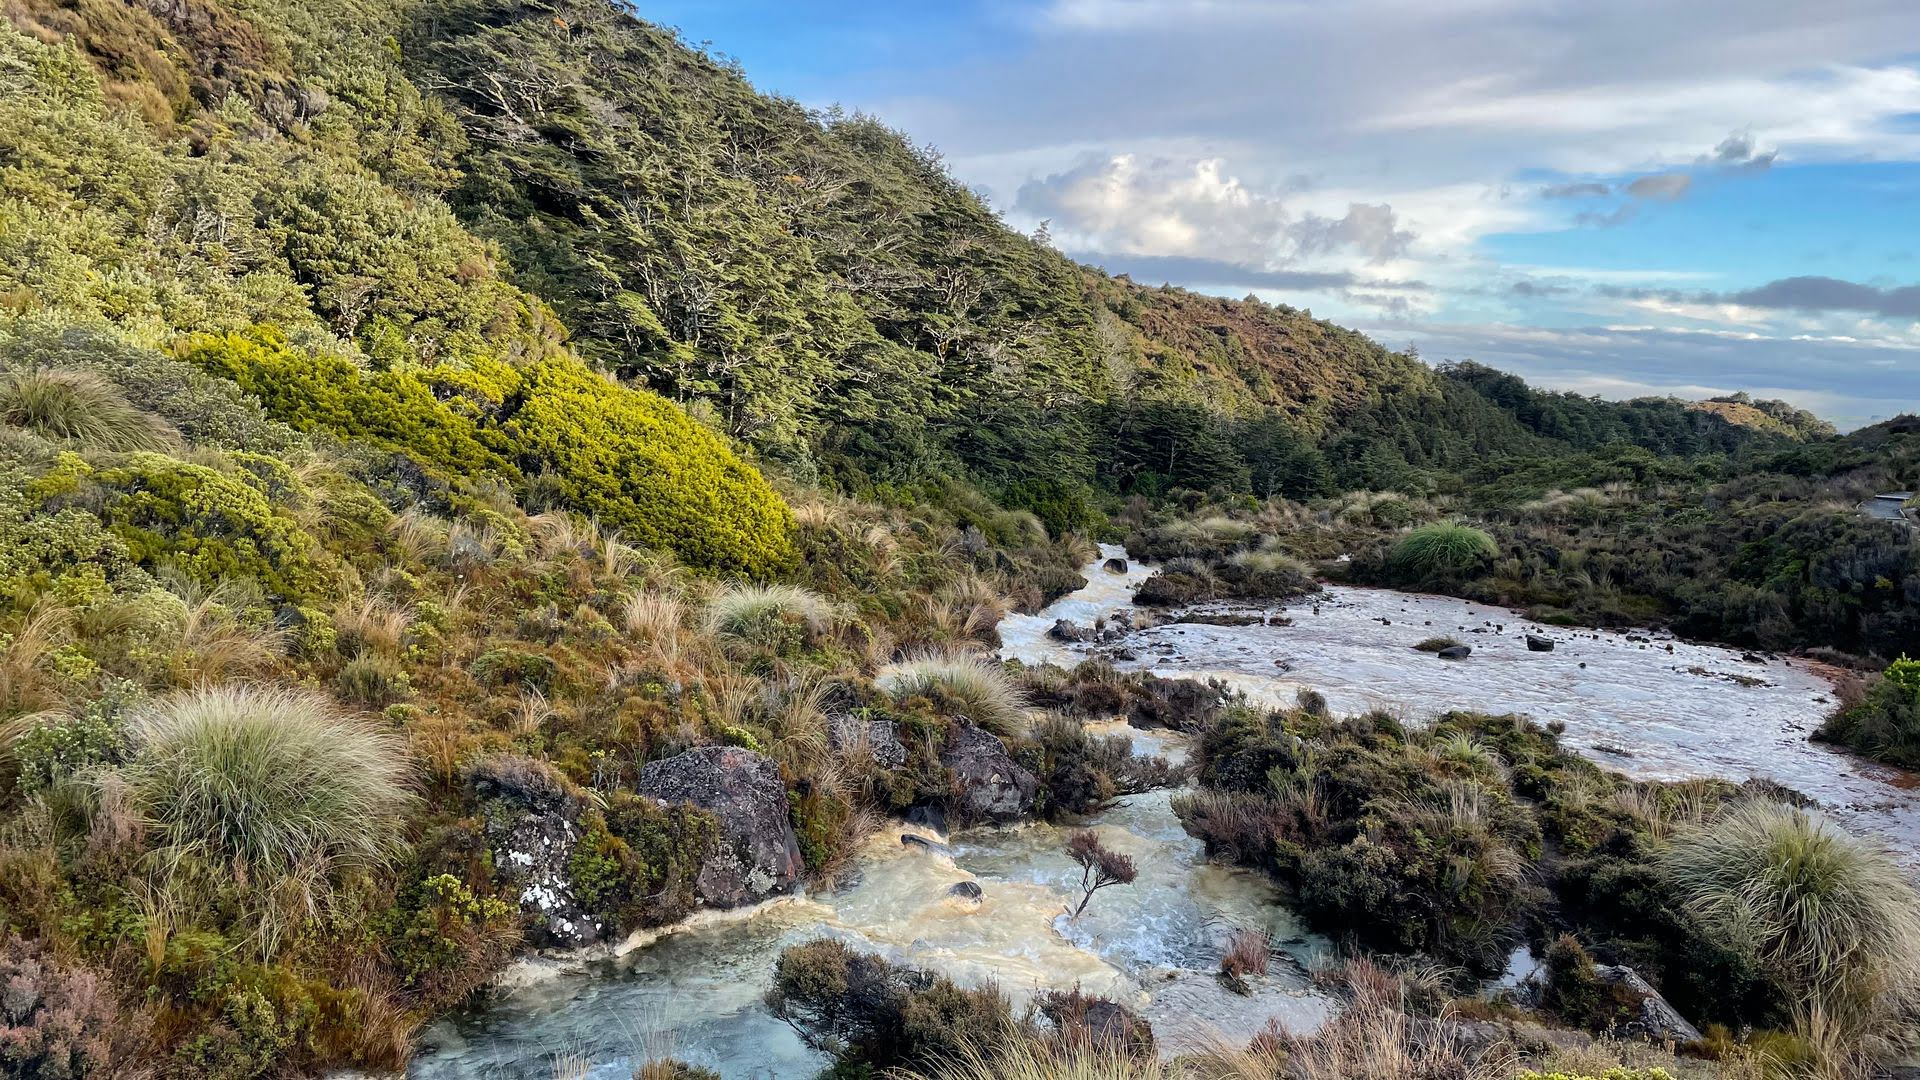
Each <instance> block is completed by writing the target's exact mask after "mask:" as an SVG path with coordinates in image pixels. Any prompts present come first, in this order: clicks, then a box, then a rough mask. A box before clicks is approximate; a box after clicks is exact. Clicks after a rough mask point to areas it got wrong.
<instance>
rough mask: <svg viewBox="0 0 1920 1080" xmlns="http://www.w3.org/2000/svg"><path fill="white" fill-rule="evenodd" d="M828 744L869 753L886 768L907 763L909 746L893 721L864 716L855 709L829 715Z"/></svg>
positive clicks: (839, 751)
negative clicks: (895, 728) (907, 746)
mask: <svg viewBox="0 0 1920 1080" xmlns="http://www.w3.org/2000/svg"><path fill="white" fill-rule="evenodd" d="M827 747H828V749H830V750H832V751H833V752H834V753H836V754H839V755H842V756H845V755H847V754H862V753H864V754H869V755H871V756H872V757H873V763H874V764H875V765H878V766H880V767H881V768H883V769H897V768H899V767H900V766H902V765H905V764H906V763H907V748H906V747H905V746H903V745H901V743H900V735H899V733H897V732H895V731H894V730H893V724H892V722H890V721H887V720H882V719H878V718H873V719H862V718H860V717H859V716H856V715H854V714H852V713H838V714H836V715H833V716H829V717H827Z"/></svg>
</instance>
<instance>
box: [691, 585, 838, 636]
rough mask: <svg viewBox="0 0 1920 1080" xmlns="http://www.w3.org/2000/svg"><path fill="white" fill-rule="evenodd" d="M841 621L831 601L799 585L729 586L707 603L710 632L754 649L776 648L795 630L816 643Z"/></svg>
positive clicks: (707, 619)
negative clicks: (782, 639) (816, 640)
mask: <svg viewBox="0 0 1920 1080" xmlns="http://www.w3.org/2000/svg"><path fill="white" fill-rule="evenodd" d="M840 618H841V613H840V608H839V606H838V605H836V604H834V603H833V602H832V601H831V600H828V599H827V598H826V597H824V596H821V595H820V594H819V593H816V592H814V591H812V590H810V589H803V588H801V587H799V586H798V585H729V586H727V587H726V588H724V589H722V590H720V591H719V592H718V593H716V594H714V597H713V599H711V600H708V601H707V608H706V624H707V631H708V632H709V633H711V634H713V635H714V636H716V637H722V638H732V639H734V640H736V641H741V642H745V643H747V644H751V645H759V646H762V647H772V646H774V645H776V644H778V642H779V639H780V638H781V637H782V636H783V635H784V634H786V633H788V632H790V631H792V630H798V631H799V632H800V633H801V634H803V635H804V636H805V637H806V638H808V639H812V638H815V637H818V636H820V635H821V634H824V633H826V632H827V631H829V630H831V629H833V627H834V626H835V625H836V624H838V623H839V621H840Z"/></svg>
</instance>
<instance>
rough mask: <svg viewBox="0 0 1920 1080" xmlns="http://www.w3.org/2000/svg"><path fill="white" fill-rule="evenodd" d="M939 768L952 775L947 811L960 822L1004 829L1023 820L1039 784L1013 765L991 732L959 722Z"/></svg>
mask: <svg viewBox="0 0 1920 1080" xmlns="http://www.w3.org/2000/svg"><path fill="white" fill-rule="evenodd" d="M940 764H942V765H945V766H946V767H947V768H948V769H949V770H951V771H952V772H953V781H954V788H955V791H954V794H953V796H952V798H951V800H950V803H949V807H950V810H951V812H952V815H953V816H954V817H955V818H957V819H958V820H960V821H962V822H967V823H973V824H992V825H1005V824H1007V823H1009V822H1014V821H1018V820H1020V819H1021V818H1023V817H1025V816H1027V814H1028V813H1029V812H1030V811H1031V810H1032V809H1033V796H1034V794H1035V793H1036V792H1037V791H1039V790H1040V781H1039V780H1038V779H1037V778H1036V777H1035V776H1034V775H1033V774H1032V773H1030V772H1028V771H1027V770H1025V769H1023V768H1021V767H1020V766H1019V765H1018V764H1015V762H1014V760H1013V757H1012V755H1010V754H1008V753H1007V748H1006V745H1005V744H1003V743H1002V742H1001V741H1000V740H999V738H997V737H996V736H995V735H994V734H993V733H992V732H990V731H986V730H984V729H982V728H979V727H977V726H975V725H973V724H971V723H968V722H965V721H961V722H958V723H956V724H955V725H954V730H953V735H952V737H951V738H950V739H949V740H948V741H947V746H946V749H944V750H942V751H941V752H940Z"/></svg>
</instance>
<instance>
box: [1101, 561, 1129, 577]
mask: <svg viewBox="0 0 1920 1080" xmlns="http://www.w3.org/2000/svg"><path fill="white" fill-rule="evenodd" d="M1100 569H1102V570H1105V571H1106V572H1107V573H1109V574H1124V573H1126V572H1127V560H1125V559H1108V560H1107V561H1106V562H1103V563H1101V564H1100Z"/></svg>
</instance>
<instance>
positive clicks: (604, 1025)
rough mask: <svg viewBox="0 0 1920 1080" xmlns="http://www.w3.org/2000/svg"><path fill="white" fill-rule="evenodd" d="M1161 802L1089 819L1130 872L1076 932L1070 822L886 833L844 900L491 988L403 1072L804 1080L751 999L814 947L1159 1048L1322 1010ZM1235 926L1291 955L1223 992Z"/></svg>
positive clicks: (1268, 916)
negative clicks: (1096, 1013) (1104, 1003)
mask: <svg viewBox="0 0 1920 1080" xmlns="http://www.w3.org/2000/svg"><path fill="white" fill-rule="evenodd" d="M1049 625H1050V624H1049ZM1095 728H1096V731H1097V733H1100V734H1112V733H1119V732H1126V733H1129V734H1130V735H1132V736H1133V738H1134V742H1135V745H1136V747H1137V748H1138V749H1139V750H1140V751H1142V752H1146V753H1162V754H1166V755H1167V756H1169V757H1173V758H1176V759H1177V758H1179V757H1180V756H1182V755H1183V754H1184V752H1185V746H1184V739H1183V737H1181V736H1178V735H1175V734H1173V733H1170V732H1135V731H1132V730H1131V729H1128V728H1126V727H1125V726H1124V725H1095ZM1172 797H1173V796H1172V793H1171V792H1165V791H1158V792H1148V793H1145V794H1141V795H1134V796H1129V797H1127V798H1123V799H1120V800H1118V801H1117V802H1116V803H1115V804H1114V805H1113V806H1111V807H1109V808H1108V809H1107V810H1105V811H1104V812H1102V813H1100V814H1098V815H1095V816H1094V817H1092V818H1091V819H1089V820H1088V821H1087V822H1085V823H1084V827H1087V828H1091V829H1093V830H1094V831H1095V832H1096V833H1098V834H1099V836H1100V838H1101V840H1102V841H1104V842H1105V843H1106V844H1107V846H1109V847H1111V848H1112V849H1114V850H1116V851H1119V852H1121V853H1123V854H1126V855H1129V856H1131V857H1132V858H1133V859H1134V861H1135V864H1136V866H1137V867H1138V868H1139V878H1138V880H1137V881H1136V882H1135V883H1134V884H1132V885H1130V886H1114V887H1111V888H1107V889H1103V890H1101V891H1100V893H1099V894H1098V895H1096V896H1095V897H1094V898H1093V900H1092V902H1091V903H1090V904H1089V905H1088V906H1087V909H1086V911H1085V912H1084V913H1083V914H1082V915H1081V916H1080V917H1079V918H1078V919H1074V918H1070V917H1069V916H1068V915H1067V910H1068V908H1069V907H1070V906H1071V905H1073V904H1075V903H1077V902H1078V900H1079V898H1080V891H1079V881H1080V869H1079V867H1078V866H1077V865H1075V864H1074V863H1073V862H1072V861H1071V860H1069V859H1068V858H1067V856H1066V855H1065V853H1064V851H1063V848H1064V845H1065V842H1066V838H1067V834H1068V833H1069V832H1070V831H1071V829H1069V828H1061V827H1056V826H1053V825H1046V824H1032V825H1026V826H1022V827H1019V828H1012V829H986V830H976V831H970V832H962V833H958V834H956V835H955V836H953V837H952V838H951V839H945V838H942V837H940V836H938V835H936V834H933V833H930V832H928V831H926V830H924V829H919V828H916V827H913V826H904V825H898V824H893V825H889V826H888V827H887V828H885V829H882V830H881V831H880V832H879V833H878V834H876V835H875V836H873V837H872V838H871V839H870V840H869V841H868V842H867V845H866V847H865V849H864V850H863V851H862V852H861V854H860V857H859V859H858V861H857V877H856V879H855V880H854V881H853V882H852V883H851V884H849V885H848V886H846V887H844V888H842V889H838V890H835V891H833V892H828V893H822V894H819V895H815V896H811V897H807V898H803V899H799V900H795V901H790V902H785V903H778V904H773V905H769V906H767V907H765V908H763V909H761V910H759V911H757V912H755V913H753V914H752V915H750V916H747V917H744V918H736V919H732V920H728V921H723V922H707V923H702V924H698V925H695V926H693V927H691V928H688V929H682V930H678V931H674V932H670V933H668V934H666V935H665V936H662V937H660V938H658V939H657V940H654V941H652V942H651V943H649V944H646V945H643V946H641V947H639V948H636V949H634V950H632V951H631V952H629V953H628V954H627V955H626V956H624V957H621V958H619V959H605V960H597V961H592V962H585V963H576V964H571V965H563V966H561V967H559V968H558V969H555V968H553V967H552V966H551V965H545V966H542V967H540V968H537V969H533V970H537V971H539V972H540V974H541V975H542V976H543V977H539V978H511V979H508V980H505V983H504V984H503V985H502V986H500V987H497V988H496V989H495V990H494V991H492V993H491V997H490V1000H489V1001H487V1002H486V1004H485V1005H484V1006H483V1007H481V1008H478V1009H475V1010H472V1011H469V1012H466V1013H462V1014H458V1015H455V1016H452V1017H449V1018H447V1019H445V1020H443V1021H442V1022H440V1023H439V1024H437V1025H436V1026H435V1027H433V1028H432V1029H431V1030H430V1031H429V1032H428V1033H427V1035H426V1037H425V1038H424V1039H423V1042H422V1048H421V1051H420V1054H419V1055H418V1057H417V1058H416V1059H415V1061H414V1064H413V1066H412V1068H411V1070H410V1071H411V1074H412V1075H413V1076H416V1077H425V1078H436V1080H437V1078H441V1077H446V1078H452V1077H466V1076H477V1075H486V1076H502V1077H549V1076H553V1075H555V1074H556V1071H557V1070H556V1062H562V1061H564V1062H566V1063H567V1064H568V1065H569V1066H571V1067H572V1068H573V1069H576V1070H580V1071H582V1072H584V1073H585V1075H590V1076H596V1077H600V1076H604V1077H625V1076H628V1075H630V1074H631V1072H632V1070H633V1068H634V1066H635V1065H636V1064H638V1063H639V1062H640V1061H644V1060H645V1059H646V1058H647V1057H649V1056H659V1055H667V1054H671V1055H672V1056H676V1057H679V1058H681V1059H683V1060H686V1061H689V1062H692V1063H695V1064H699V1065H705V1066H707V1067H709V1068H712V1069H716V1070H718V1071H719V1072H720V1073H721V1075H722V1076H725V1077H728V1078H733V1077H806V1076H812V1075H814V1074H815V1073H817V1072H818V1071H819V1070H820V1069H821V1068H822V1067H824V1066H825V1065H826V1064H827V1059H826V1058H825V1057H824V1056H823V1055H821V1054H819V1053H817V1052H815V1051H813V1050H812V1049H810V1048H809V1047H807V1046H806V1045H805V1044H804V1043H803V1042H802V1041H801V1040H800V1039H799V1038H798V1037H797V1036H796V1035H795V1034H794V1032H793V1031H792V1030H791V1029H789V1028H788V1027H786V1026H785V1025H784V1024H782V1023H780V1022H779V1021H777V1020H775V1019H774V1018H773V1017H772V1016H771V1015H770V1014H769V1013H768V1012H767V1010H766V1008H765V1006H764V1005H763V1004H762V1003H761V997H762V995H763V994H764V993H765V992H766V990H767V987H768V986H769V985H770V983H771V981H772V974H773V965H774V961H775V959H776V958H777V957H778V956H779V954H780V951H781V950H782V949H783V948H785V947H786V946H788V945H792V944H796V943H799V942H802V941H808V940H811V939H813V938H817V937H823V936H829V937H837V938H841V939H843V940H845V941H848V942H849V943H851V944H854V945H857V946H859V947H860V948H863V949H867V950H869V951H873V952H877V953H879V954H881V955H883V956H886V957H888V958H889V959H892V960H895V961H898V962H902V963H908V964H912V965H915V966H918V967H922V968H926V969H929V970H934V971H939V972H941V973H943V974H945V975H947V976H949V977H950V978H953V979H954V980H955V981H957V982H959V983H961V984H963V985H968V986H979V985H982V984H984V983H987V982H989V981H991V982H993V983H996V984H998V985H999V986H1001V987H1002V988H1003V989H1004V990H1006V991H1007V992H1008V994H1009V995H1010V996H1012V997H1013V998H1014V999H1015V1000H1016V1001H1024V1000H1026V999H1028V998H1030V997H1031V996H1032V995H1033V994H1035V993H1037V992H1040V991H1044V990H1066V989H1071V988H1073V987H1075V986H1078V987H1080V988H1082V989H1083V990H1085V991H1087V992H1088V993H1093V994H1098V995H1101V996H1104V997H1109V998H1112V999H1114V1000H1116V1001H1120V1002H1123V1003H1126V1004H1128V1005H1131V1006H1133V1007H1134V1008H1136V1009H1139V1010H1140V1011H1141V1012H1142V1013H1143V1014H1144V1015H1145V1016H1147V1018H1148V1019H1149V1020H1150V1021H1152V1022H1153V1023H1155V1025H1156V1027H1157V1028H1158V1029H1160V1030H1162V1031H1165V1032H1167V1033H1168V1035H1169V1036H1170V1038H1166V1039H1163V1043H1164V1045H1165V1047H1166V1048H1167V1049H1168V1050H1169V1051H1172V1050H1174V1049H1178V1048H1180V1047H1182V1046H1187V1047H1194V1046H1198V1045H1200V1042H1202V1041H1204V1040H1206V1039H1208V1038H1215V1037H1218V1038H1229V1039H1239V1040H1242V1041H1244V1039H1245V1038H1247V1037H1250V1036H1251V1035H1252V1034H1253V1033H1255V1032H1257V1031H1259V1030H1260V1029H1261V1028H1263V1027H1264V1026H1265V1025H1266V1023H1267V1021H1268V1020H1269V1019H1273V1020H1279V1021H1281V1022H1283V1023H1286V1024H1289V1025H1291V1026H1294V1027H1296V1028H1300V1027H1311V1026H1312V1025H1314V1024H1317V1023H1319V1021H1320V1020H1321V1019H1322V1018H1324V1017H1325V1016H1326V1014H1327V1011H1328V1004H1327V1002H1326V1000H1325V999H1324V998H1322V997H1320V996H1319V995H1317V994H1316V993H1314V992H1313V991H1312V990H1310V989H1309V988H1308V986H1307V981H1306V979H1305V978H1304V976H1302V975H1301V974H1300V969H1301V968H1302V966H1303V965H1304V963H1305V962H1306V961H1307V960H1308V959H1309V958H1310V956H1311V955H1312V954H1313V953H1314V952H1316V951H1319V950H1321V949H1323V948H1324V945H1325V943H1324V942H1320V941H1317V940H1316V939H1312V938H1310V937H1308V936H1306V935H1305V934H1304V933H1303V932H1302V930H1301V928H1300V926H1299V925H1298V924H1297V923H1296V922H1295V921H1294V920H1293V918H1292V916H1291V915H1290V914H1289V913H1288V911H1287V910H1286V909H1285V908H1284V907H1282V906H1280V904H1279V896H1278V894H1277V893H1276V891H1275V890H1274V888H1273V886H1272V885H1271V884H1269V883H1268V882H1267V881H1266V879H1264V878H1263V877H1261V876H1259V875H1256V874H1252V873H1249V872H1247V871H1245V870H1240V869H1237V868H1232V867H1224V866H1217V865H1213V864H1212V863H1209V862H1208V861H1207V859H1206V856H1205V852H1204V849H1203V847H1202V845H1201V844H1200V843H1199V842H1198V841H1196V840H1194V839H1193V838H1192V837H1189V836H1188V835H1187V834H1186V833H1185V831H1183V830H1182V829H1181V828H1180V824H1179V821H1178V820H1177V819H1176V818H1175V817H1174V815H1173V812H1172V809H1171V806H1170V803H1171V800H1172ZM903 836H911V837H914V838H915V839H916V840H918V841H924V842H921V843H915V842H904V841H903V840H902V837H903ZM963 882H965V883H972V884H975V885H978V886H979V888H980V898H979V899H978V900H977V901H976V900H972V899H968V898H964V897H958V896H955V895H953V887H954V886H955V885H957V884H961V883H963ZM1242 927H1257V928H1260V929H1263V930H1266V931H1267V932H1268V933H1269V934H1271V935H1272V937H1273V939H1274V940H1275V942H1277V943H1278V944H1279V947H1280V948H1281V949H1282V950H1283V952H1285V953H1287V954H1288V955H1290V956H1291V957H1292V958H1293V962H1292V963H1290V964H1286V965H1282V966H1281V967H1282V969H1283V970H1281V971H1280V972H1279V973H1278V974H1276V975H1273V976H1270V977H1268V978H1267V979H1265V980H1262V981H1261V982H1260V984H1259V986H1258V987H1257V990H1256V993H1254V994H1253V995H1252V996H1237V995H1233V994H1230V993H1228V992H1227V991H1226V990H1225V989H1224V988H1223V987H1221V986H1220V985H1219V982H1218V980H1217V979H1216V978H1215V977H1214V972H1215V971H1216V970H1217V968H1218V964H1219V958H1220V955H1221V952H1222V951H1223V949H1224V947H1225V944H1226V941H1227V938H1228V937H1230V936H1231V935H1232V934H1233V932H1234V931H1235V930H1237V929H1240V928H1242ZM1183 1040H1185V1041H1183Z"/></svg>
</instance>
